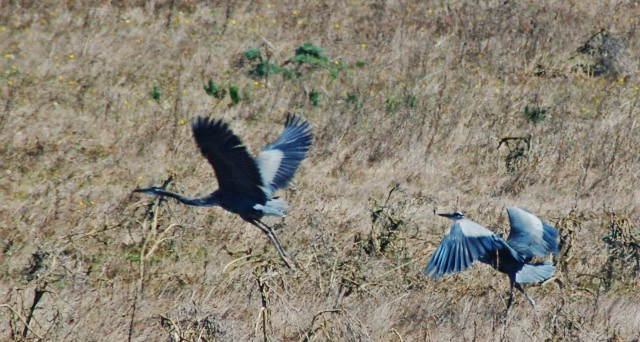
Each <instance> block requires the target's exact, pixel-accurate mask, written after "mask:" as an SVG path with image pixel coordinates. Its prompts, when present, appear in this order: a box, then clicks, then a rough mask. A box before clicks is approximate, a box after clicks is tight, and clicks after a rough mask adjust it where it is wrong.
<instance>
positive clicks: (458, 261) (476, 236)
mask: <svg viewBox="0 0 640 342" xmlns="http://www.w3.org/2000/svg"><path fill="white" fill-rule="evenodd" d="M503 245H504V241H502V238H501V237H500V236H499V235H497V234H495V233H493V232H492V231H490V230H488V229H487V228H485V227H483V226H481V225H479V224H477V223H475V222H473V221H471V220H467V219H462V220H457V221H455V223H454V224H453V226H451V232H450V233H449V234H448V235H446V236H445V237H444V238H443V239H442V241H441V242H440V244H439V245H438V248H436V251H435V252H434V253H433V255H432V256H431V259H429V263H427V266H426V267H425V268H424V270H423V272H424V273H425V274H428V275H430V276H431V277H433V278H439V277H440V276H442V275H443V274H446V273H451V272H460V271H462V270H464V269H466V268H467V267H469V266H471V264H472V263H473V262H474V261H476V260H480V259H482V260H485V259H487V258H488V257H489V255H490V254H491V253H495V251H496V250H498V249H500V248H503Z"/></svg>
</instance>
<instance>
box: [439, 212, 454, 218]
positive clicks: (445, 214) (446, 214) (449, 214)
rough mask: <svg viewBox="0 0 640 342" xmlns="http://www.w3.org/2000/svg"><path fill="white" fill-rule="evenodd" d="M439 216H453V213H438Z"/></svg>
mask: <svg viewBox="0 0 640 342" xmlns="http://www.w3.org/2000/svg"><path fill="white" fill-rule="evenodd" d="M438 216H442V217H446V218H452V217H453V213H440V214H438Z"/></svg>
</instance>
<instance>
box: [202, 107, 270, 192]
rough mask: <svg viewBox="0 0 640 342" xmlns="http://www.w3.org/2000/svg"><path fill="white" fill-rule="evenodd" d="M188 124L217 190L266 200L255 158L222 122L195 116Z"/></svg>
mask: <svg viewBox="0 0 640 342" xmlns="http://www.w3.org/2000/svg"><path fill="white" fill-rule="evenodd" d="M192 128H193V136H194V137H195V139H196V143H197V144H198V147H199V148H200V152H202V155H204V156H205V157H206V158H207V160H208V161H209V164H211V166H213V170H214V171H215V173H216V178H217V179H218V186H219V187H220V190H221V191H227V192H232V193H241V194H243V195H245V196H247V197H250V198H252V199H255V200H258V201H263V200H266V196H265V194H264V192H263V191H262V190H261V189H260V187H261V186H262V179H261V177H260V172H259V171H258V166H257V165H256V162H255V160H254V159H253V158H252V157H251V156H250V155H249V152H247V148H246V147H245V146H244V145H242V141H240V138H238V136H236V135H235V134H233V132H232V131H231V130H230V129H229V126H228V125H227V124H226V123H224V122H222V120H217V121H216V120H209V119H208V118H203V117H198V118H197V119H196V120H195V121H194V122H193V125H192Z"/></svg>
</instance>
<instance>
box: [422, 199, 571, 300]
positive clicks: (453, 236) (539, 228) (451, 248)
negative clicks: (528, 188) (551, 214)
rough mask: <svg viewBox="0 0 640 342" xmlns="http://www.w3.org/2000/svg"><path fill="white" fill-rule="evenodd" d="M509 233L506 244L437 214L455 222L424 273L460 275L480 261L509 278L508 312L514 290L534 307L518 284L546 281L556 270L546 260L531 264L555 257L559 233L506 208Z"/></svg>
mask: <svg viewBox="0 0 640 342" xmlns="http://www.w3.org/2000/svg"><path fill="white" fill-rule="evenodd" d="M507 214H509V223H510V224H511V231H510V232H509V237H508V238H507V240H506V241H505V240H503V239H502V234H495V233H494V232H492V231H490V230H488V229H487V228H485V227H483V226H481V225H479V224H477V223H475V222H473V221H471V220H469V219H467V218H466V217H465V216H464V215H463V214H462V213H460V212H454V213H447V214H438V215H440V216H443V217H448V218H450V219H452V220H453V221H454V223H453V226H451V232H450V233H449V234H448V235H446V236H445V237H444V238H443V239H442V241H441V242H440V244H439V245H438V247H437V248H436V251H435V252H434V253H433V255H432V256H431V259H430V260H429V263H427V266H426V267H425V268H424V273H425V274H428V275H431V277H433V278H434V279H437V278H439V277H440V276H442V275H443V274H446V273H452V272H460V271H462V270H464V269H466V268H467V267H469V266H470V265H471V264H472V263H473V262H474V261H476V260H479V261H480V262H483V263H485V264H489V265H491V266H492V267H493V268H495V269H497V270H498V271H499V272H502V273H505V274H506V275H508V276H509V281H510V283H511V295H510V296H509V302H508V304H507V309H508V308H509V307H511V302H512V300H513V288H514V287H515V288H516V289H518V290H519V291H520V292H522V293H523V294H524V295H525V297H527V299H528V300H529V303H531V305H532V306H533V307H535V302H534V300H533V299H532V298H531V297H529V295H528V294H527V293H526V292H525V291H524V289H523V288H522V286H521V285H520V284H525V283H532V282H538V281H544V280H546V279H549V278H550V277H551V276H552V275H553V272H554V270H555V266H554V265H553V263H551V262H550V261H549V260H545V261H539V262H534V257H537V258H545V257H547V258H548V256H549V253H553V254H554V255H555V256H556V257H557V254H558V231H557V230H556V229H555V228H554V227H552V226H551V225H549V224H548V223H546V222H544V221H542V220H540V219H539V218H538V217H536V216H535V215H533V214H532V213H530V212H528V211H526V210H524V209H521V208H517V207H508V208H507Z"/></svg>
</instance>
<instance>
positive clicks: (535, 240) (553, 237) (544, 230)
mask: <svg viewBox="0 0 640 342" xmlns="http://www.w3.org/2000/svg"><path fill="white" fill-rule="evenodd" d="M507 213H508V214H509V223H510V224H511V231H510V232H509V237H508V238H507V243H508V244H509V245H510V246H511V247H513V249H515V250H516V251H518V253H520V254H521V255H523V256H524V257H525V258H532V257H534V256H538V257H545V256H547V255H548V254H549V253H554V254H555V255H557V253H558V231H557V230H556V229H555V228H554V227H552V226H551V225H549V224H548V223H546V222H544V221H542V220H540V219H539V218H538V217H536V216H535V215H533V214H532V213H530V212H528V211H526V210H524V209H521V208H518V207H508V208H507Z"/></svg>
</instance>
